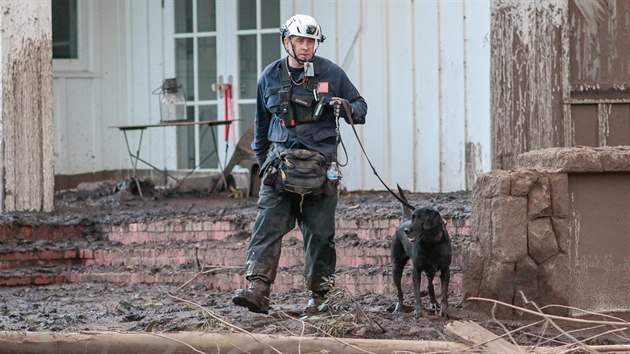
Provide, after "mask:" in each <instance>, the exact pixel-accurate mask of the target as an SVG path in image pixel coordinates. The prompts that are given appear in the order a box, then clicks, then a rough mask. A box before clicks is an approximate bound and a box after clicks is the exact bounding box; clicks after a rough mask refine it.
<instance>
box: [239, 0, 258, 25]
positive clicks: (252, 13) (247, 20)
mask: <svg viewBox="0 0 630 354" xmlns="http://www.w3.org/2000/svg"><path fill="white" fill-rule="evenodd" d="M255 28H256V0H238V29H240V30H242V29H255Z"/></svg>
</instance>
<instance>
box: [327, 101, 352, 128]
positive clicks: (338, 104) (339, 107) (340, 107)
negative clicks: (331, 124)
mask: <svg viewBox="0 0 630 354" xmlns="http://www.w3.org/2000/svg"><path fill="white" fill-rule="evenodd" d="M329 104H330V105H331V106H333V109H334V112H335V117H343V118H344V119H345V120H346V123H348V124H350V119H349V117H348V114H347V113H346V109H345V108H344V106H346V105H347V106H348V108H350V114H352V106H351V105H350V102H348V100H346V99H344V98H341V97H333V98H331V99H330V103H329Z"/></svg>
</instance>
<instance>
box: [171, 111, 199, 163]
mask: <svg viewBox="0 0 630 354" xmlns="http://www.w3.org/2000/svg"><path fill="white" fill-rule="evenodd" d="M186 114H187V115H188V119H187V120H190V121H192V120H195V107H193V106H188V107H187V113H186ZM194 128H195V126H194V125H191V126H183V127H177V128H175V129H177V168H180V169H190V168H193V167H194V166H195V129H194Z"/></svg>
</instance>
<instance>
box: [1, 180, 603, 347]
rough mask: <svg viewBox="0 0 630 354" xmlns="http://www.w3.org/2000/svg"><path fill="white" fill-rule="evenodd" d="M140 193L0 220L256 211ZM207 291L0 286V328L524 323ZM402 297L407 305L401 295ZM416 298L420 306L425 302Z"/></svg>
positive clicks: (378, 331) (376, 198)
mask: <svg viewBox="0 0 630 354" xmlns="http://www.w3.org/2000/svg"><path fill="white" fill-rule="evenodd" d="M145 187H146V186H145ZM149 187H150V186H149ZM143 191H144V198H139V197H138V196H136V195H134V193H133V190H132V189H131V188H129V186H122V187H121V185H104V186H101V187H100V188H98V189H94V190H91V191H66V192H63V193H58V194H57V195H56V198H55V203H56V209H55V211H54V212H52V213H47V214H44V213H13V214H4V215H1V216H0V222H3V223H11V224H21V225H33V224H38V223H40V224H41V223H43V224H76V223H80V224H84V225H94V224H103V223H114V224H116V223H123V222H124V223H128V222H131V221H134V220H135V221H149V220H158V219H161V218H173V217H185V218H209V217H219V216H220V217H221V218H224V219H233V220H239V219H240V220H251V218H253V217H254V216H255V213H256V199H255V198H239V199H232V198H229V197H228V196H227V195H226V194H208V193H188V194H175V193H170V194H165V193H163V192H160V191H156V190H152V189H151V188H146V189H145V188H143ZM469 197H470V195H469V194H468V193H464V192H461V193H448V194H412V193H409V194H408V195H407V198H408V199H409V201H410V202H411V203H412V204H414V205H417V206H421V205H422V206H432V207H435V208H437V209H438V210H440V211H441V213H442V214H443V215H445V216H447V217H450V218H453V219H459V218H467V217H469V216H470V212H471V211H470V200H469ZM338 213H339V214H340V215H342V216H343V217H345V218H348V219H357V220H359V219H370V218H374V217H375V216H379V217H382V216H387V217H398V216H400V213H401V206H400V204H399V203H398V202H397V201H396V200H395V199H394V198H393V197H391V196H390V195H389V194H387V193H384V192H361V193H342V194H341V197H340V200H339V204H338ZM247 236H248V235H244V237H247ZM91 242H98V240H91ZM19 247H21V244H20V243H19V242H15V243H4V245H2V244H0V251H2V248H4V249H7V248H9V249H14V248H19ZM455 247H457V245H455ZM208 289H209V288H208V287H206V286H205V285H203V284H199V283H196V284H190V285H187V286H185V287H184V288H182V289H179V285H177V286H173V285H147V284H128V285H116V284H102V283H98V284H97V283H87V284H56V285H48V286H28V287H0V298H1V299H2V301H1V302H0V330H4V331H52V332H79V331H87V330H89V331H100V330H124V331H138V332H144V331H155V332H173V331H188V330H202V331H209V332H228V331H232V332H233V331H234V329H229V328H228V327H227V326H225V325H224V324H222V323H221V322H220V321H219V320H218V319H217V318H220V319H222V320H224V321H227V322H229V323H231V324H232V325H234V326H236V327H239V328H241V329H243V330H245V331H248V332H252V333H263V334H276V335H287V336H300V335H314V336H324V335H333V336H342V337H354V338H384V339H409V340H449V341H450V340H455V339H454V338H450V337H449V336H448V335H447V334H446V333H445V331H444V327H445V326H446V325H447V324H448V323H449V322H450V321H453V320H456V319H460V320H472V321H475V322H476V323H478V324H480V325H482V326H484V327H486V328H488V329H490V330H491V331H494V332H495V333H499V334H504V333H505V331H506V330H510V329H515V328H519V327H521V326H523V325H524V324H525V323H526V322H509V321H503V322H502V323H501V324H499V323H498V322H496V321H494V320H492V319H491V318H489V317H488V316H487V315H486V314H483V313H474V312H470V311H467V310H465V309H464V308H463V307H462V303H461V301H460V302H457V300H455V301H454V302H453V303H452V304H451V308H450V315H451V316H450V319H445V318H442V317H440V316H439V315H437V314H433V313H429V312H426V311H425V316H424V317H421V318H415V317H413V315H412V314H411V313H405V314H394V313H392V310H393V305H394V301H395V294H391V295H390V296H383V295H375V294H350V293H347V292H345V291H343V289H338V291H337V293H336V295H335V297H334V299H333V301H332V305H333V311H331V312H328V313H323V314H321V315H318V316H310V317H303V316H302V315H301V310H302V308H303V306H304V305H305V303H306V300H307V294H306V292H304V291H293V292H274V293H272V296H271V302H272V308H271V311H270V313H269V314H268V315H263V314H254V313H250V312H248V311H247V310H245V309H243V308H239V307H236V306H233V305H232V304H231V301H230V297H231V295H232V294H231V293H220V292H216V291H211V290H208ZM407 298H408V301H409V302H410V301H412V299H411V295H410V294H408V296H407V297H406V299H407ZM423 299H424V300H423V301H424V302H425V303H426V302H427V300H426V298H423ZM406 301H407V300H406ZM409 305H410V304H409ZM534 331H535V330H534V329H532V330H531V332H534ZM515 340H516V341H517V342H518V343H519V344H521V345H532V344H535V343H536V338H535V337H529V336H525V335H517V336H516V337H515ZM600 341H601V340H600ZM596 344H605V343H596Z"/></svg>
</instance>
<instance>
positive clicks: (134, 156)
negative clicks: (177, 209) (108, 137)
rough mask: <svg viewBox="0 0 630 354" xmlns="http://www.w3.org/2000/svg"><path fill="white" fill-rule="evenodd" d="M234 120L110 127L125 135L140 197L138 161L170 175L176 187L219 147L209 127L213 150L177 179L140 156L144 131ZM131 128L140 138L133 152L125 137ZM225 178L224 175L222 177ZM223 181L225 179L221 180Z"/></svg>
mask: <svg viewBox="0 0 630 354" xmlns="http://www.w3.org/2000/svg"><path fill="white" fill-rule="evenodd" d="M235 121H236V120H207V121H198V122H190V121H174V122H161V123H158V124H143V125H119V126H112V127H110V128H116V129H118V130H120V131H122V132H123V134H124V135H125V143H126V144H127V152H128V153H129V159H130V161H131V166H132V168H133V176H132V178H133V179H134V180H135V181H136V186H137V187H138V192H139V193H140V197H142V190H141V189H140V183H139V182H138V180H137V179H136V169H137V167H138V161H140V162H142V163H144V164H146V165H147V166H150V167H152V168H153V169H154V170H156V171H160V172H163V173H164V174H165V176H168V177H171V178H172V179H174V180H176V181H177V184H176V185H175V187H174V188H177V186H179V184H180V183H181V182H182V181H183V180H185V179H186V178H188V176H190V175H191V174H192V173H193V172H194V171H195V170H196V169H197V168H198V167H199V166H201V164H202V163H204V162H206V160H208V159H209V158H210V157H211V156H212V155H214V154H217V153H218V151H219V147H218V144H217V139H216V136H215V134H214V129H210V132H211V133H212V142H213V143H214V151H212V152H210V153H209V154H208V156H206V157H204V159H203V160H201V161H200V162H199V163H198V164H197V165H196V166H195V167H193V169H192V170H191V171H190V172H188V174H186V176H184V177H183V178H181V179H178V178H177V177H175V176H173V175H171V174H170V173H168V172H167V171H166V169H164V170H161V169H160V168H158V167H156V166H154V165H153V164H151V163H150V162H148V161H146V160H143V159H142V158H141V157H140V149H141V148H142V137H143V135H144V131H145V130H147V129H149V128H164V127H182V126H190V125H208V126H210V127H213V126H218V125H230V124H232V122H235ZM131 130H140V140H139V141H138V148H137V150H136V152H135V153H133V152H132V151H131V146H130V145H129V139H128V138H127V131H131ZM219 168H221V166H220V165H219ZM221 176H223V173H221ZM223 178H225V177H223ZM223 182H224V183H225V181H223Z"/></svg>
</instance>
